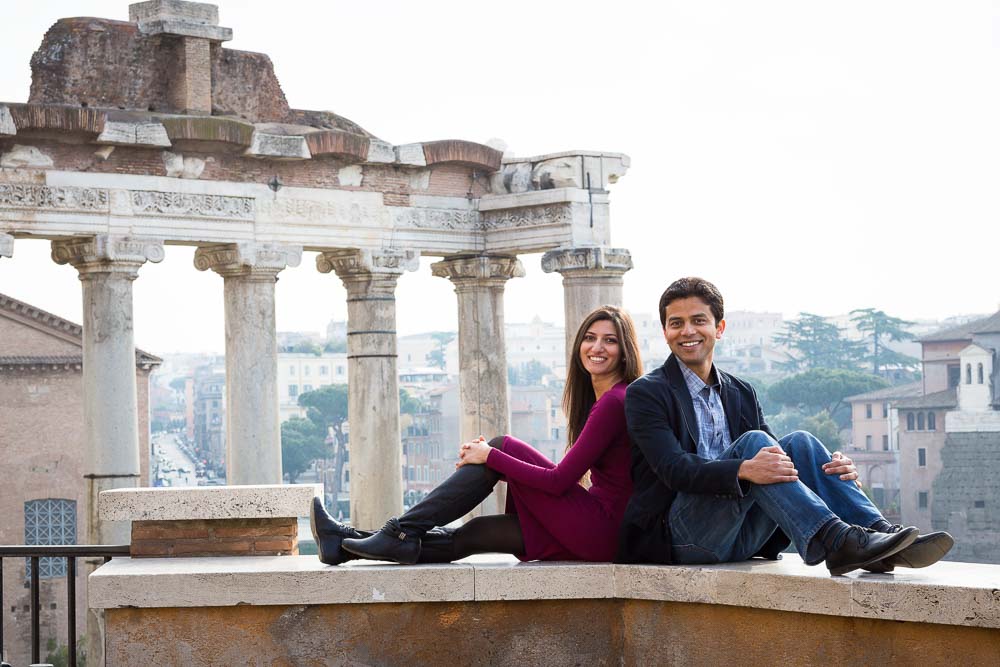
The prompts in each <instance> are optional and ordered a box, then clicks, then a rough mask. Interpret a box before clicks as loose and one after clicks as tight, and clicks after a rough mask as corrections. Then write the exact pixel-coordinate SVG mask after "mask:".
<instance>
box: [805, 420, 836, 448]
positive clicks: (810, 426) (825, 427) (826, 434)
mask: <svg viewBox="0 0 1000 667" xmlns="http://www.w3.org/2000/svg"><path fill="white" fill-rule="evenodd" d="M802 430H803V431H809V432H810V433H812V434H813V435H815V436H816V437H817V438H819V441H820V442H822V443H823V444H824V445H826V447H827V449H829V450H830V451H836V450H838V449H841V448H843V446H844V441H843V440H842V439H841V437H840V426H839V425H838V424H837V422H835V421H834V420H833V419H832V418H831V417H830V413H829V412H827V411H826V410H822V411H820V412H817V413H816V414H814V415H812V416H811V417H806V418H805V419H803V420H802Z"/></svg>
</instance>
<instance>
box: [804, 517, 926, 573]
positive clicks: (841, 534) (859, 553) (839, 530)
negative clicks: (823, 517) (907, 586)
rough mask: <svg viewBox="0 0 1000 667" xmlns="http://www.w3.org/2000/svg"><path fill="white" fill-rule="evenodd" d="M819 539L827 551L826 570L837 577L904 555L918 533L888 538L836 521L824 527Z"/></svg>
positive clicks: (905, 530)
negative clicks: (891, 557) (904, 550)
mask: <svg viewBox="0 0 1000 667" xmlns="http://www.w3.org/2000/svg"><path fill="white" fill-rule="evenodd" d="M818 537H819V538H820V540H822V542H823V546H824V547H826V567H827V569H829V570H830V574H831V575H834V576H838V575H841V574H847V573H848V572H850V571H852V570H857V569H858V568H862V567H864V566H866V565H871V564H872V563H874V562H876V561H880V560H883V559H885V558H888V557H889V556H892V555H893V554H895V553H897V552H899V551H902V550H903V549H905V548H906V547H908V546H910V545H911V544H912V543H913V541H914V540H916V539H917V529H916V528H914V527H912V526H910V527H908V528H903V529H902V530H900V531H899V532H897V533H893V534H886V533H878V532H876V531H874V530H872V529H871V528H865V527H863V526H851V525H849V524H846V523H844V522H843V521H841V520H840V519H834V520H833V521H831V522H830V524H829V525H827V526H824V527H823V529H822V530H821V531H820V534H819V535H818Z"/></svg>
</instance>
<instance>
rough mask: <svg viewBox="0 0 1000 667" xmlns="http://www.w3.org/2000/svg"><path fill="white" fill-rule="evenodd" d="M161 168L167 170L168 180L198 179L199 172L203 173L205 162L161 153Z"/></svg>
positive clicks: (167, 152) (169, 153)
mask: <svg viewBox="0 0 1000 667" xmlns="http://www.w3.org/2000/svg"><path fill="white" fill-rule="evenodd" d="M208 159H209V160H212V159H214V158H211V157H210V158H208ZM163 166H164V168H165V169H166V170H167V177H168V178H198V177H199V176H201V172H203V171H205V160H203V159H201V158H198V157H184V156H183V155H181V154H180V153H171V152H170V151H163Z"/></svg>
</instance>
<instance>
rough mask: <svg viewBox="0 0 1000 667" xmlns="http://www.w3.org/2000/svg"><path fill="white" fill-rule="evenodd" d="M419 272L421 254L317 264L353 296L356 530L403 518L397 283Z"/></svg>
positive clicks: (378, 253) (342, 255)
mask: <svg viewBox="0 0 1000 667" xmlns="http://www.w3.org/2000/svg"><path fill="white" fill-rule="evenodd" d="M418 266H419V253H417V251H415V250H397V249H388V248H387V249H379V250H357V249H346V250H334V251H331V252H324V253H321V254H320V255H319V256H318V257H317V258H316V268H317V269H319V271H320V272H321V273H330V272H331V271H332V272H335V273H336V274H337V276H339V277H340V279H341V280H342V281H343V282H344V287H345V288H346V289H347V366H348V371H347V372H348V375H349V378H350V379H349V386H348V409H347V412H348V423H349V424H350V436H349V438H350V444H349V448H350V452H351V523H352V524H354V525H355V526H363V527H365V528H378V527H379V526H381V525H382V524H383V523H384V522H385V520H386V519H388V518H389V517H390V516H398V515H399V514H400V513H401V512H402V510H403V476H402V451H401V449H402V446H401V441H400V436H399V375H398V372H397V370H396V297H395V293H396V281H397V280H398V279H399V276H400V275H402V274H403V272H405V271H415V270H416V269H417V267H418Z"/></svg>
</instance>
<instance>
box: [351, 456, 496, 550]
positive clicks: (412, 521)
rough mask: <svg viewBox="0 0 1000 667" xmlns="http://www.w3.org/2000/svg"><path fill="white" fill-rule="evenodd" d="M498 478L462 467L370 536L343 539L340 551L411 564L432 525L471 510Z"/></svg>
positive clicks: (472, 467) (477, 468)
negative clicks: (401, 514)
mask: <svg viewBox="0 0 1000 667" xmlns="http://www.w3.org/2000/svg"><path fill="white" fill-rule="evenodd" d="M499 479H500V475H499V474H498V473H496V472H494V471H493V470H490V469H489V468H487V467H486V466H484V465H464V466H462V467H461V468H459V469H458V470H456V471H455V472H454V473H452V475H451V476H450V477H449V478H448V479H446V480H445V481H443V482H441V484H440V485H438V487H437V488H436V489H434V490H433V491H431V492H430V493H429V494H427V497H426V498H424V499H423V500H421V501H420V502H419V503H417V504H416V505H414V506H413V507H411V508H410V509H409V510H408V511H407V512H406V513H405V514H403V516H401V517H399V518H398V519H397V518H395V517H393V518H392V519H389V520H388V521H387V522H386V524H385V525H384V526H382V528H381V529H380V530H379V531H378V532H377V533H375V534H374V535H372V536H371V537H367V538H363V539H357V538H349V539H345V540H344V541H343V543H342V547H343V549H345V550H347V551H349V552H351V553H352V554H355V555H357V556H362V557H363V558H369V559H372V560H386V561H392V562H394V563H401V564H403V565H413V564H414V563H416V562H417V561H418V560H419V558H420V540H421V538H422V537H423V536H424V535H425V534H426V533H427V532H428V531H429V530H431V529H432V528H434V527H435V526H445V525H447V524H449V523H451V522H452V521H455V520H456V519H460V518H461V517H463V516H465V515H466V514H467V513H469V512H470V511H472V510H473V509H475V507H476V505H478V504H479V503H481V502H482V501H483V500H485V499H486V498H487V497H488V496H489V495H490V493H491V492H492V491H493V487H494V486H495V485H496V483H497V481H498V480H499Z"/></svg>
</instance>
